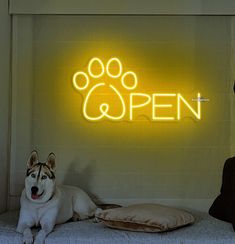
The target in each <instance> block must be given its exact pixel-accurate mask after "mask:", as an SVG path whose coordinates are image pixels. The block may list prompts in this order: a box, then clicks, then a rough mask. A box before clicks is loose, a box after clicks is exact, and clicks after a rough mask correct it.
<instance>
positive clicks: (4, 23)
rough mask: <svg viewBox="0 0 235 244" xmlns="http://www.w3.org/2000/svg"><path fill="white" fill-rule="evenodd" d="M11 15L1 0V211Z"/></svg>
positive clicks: (1, 205)
mask: <svg viewBox="0 0 235 244" xmlns="http://www.w3.org/2000/svg"><path fill="white" fill-rule="evenodd" d="M10 43H11V41H10V16H9V15H8V1H7V0H0V77H1V78H0V199H1V200H0V212H3V211H4V210H6V204H7V190H8V184H7V175H8V170H7V169H8V167H9V162H8V149H9V148H8V119H9V118H8V117H9V100H10V99H9V95H10V92H9V88H10V77H9V75H10V69H9V67H10Z"/></svg>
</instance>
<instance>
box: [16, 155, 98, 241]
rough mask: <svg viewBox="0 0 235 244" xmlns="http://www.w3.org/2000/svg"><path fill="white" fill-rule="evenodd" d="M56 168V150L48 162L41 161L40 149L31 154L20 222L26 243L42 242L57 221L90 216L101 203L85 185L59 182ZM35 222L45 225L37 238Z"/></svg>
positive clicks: (37, 224)
mask: <svg viewBox="0 0 235 244" xmlns="http://www.w3.org/2000/svg"><path fill="white" fill-rule="evenodd" d="M55 168H56V161H55V155H54V154H53V153H50V154H49V156H48V158H47V161H46V163H40V162H39V160H38V154H37V152H36V151H33V152H32V153H31V154H30V156H29V159H28V162H27V173H26V178H25V189H24V190H23V192H22V194H21V199H20V203H21V209H20V216H19V221H18V226H17V231H18V232H20V233H22V234H23V242H24V243H26V244H31V243H35V244H42V243H44V240H45V238H46V236H47V235H48V234H49V233H50V232H51V231H52V230H53V228H54V226H55V225H56V224H61V223H65V222H66V221H68V220H69V219H71V218H72V217H74V216H76V218H77V219H79V220H82V219H87V218H89V217H92V216H94V214H95V212H96V211H97V206H96V205H95V204H94V203H93V201H92V200H91V199H90V197H89V196H88V195H87V194H86V193H85V192H84V191H83V190H82V189H80V188H78V187H72V186H56V184H55ZM33 226H41V230H40V231H39V232H38V234H37V235H36V237H35V238H34V237H33V235H32V232H31V227H33Z"/></svg>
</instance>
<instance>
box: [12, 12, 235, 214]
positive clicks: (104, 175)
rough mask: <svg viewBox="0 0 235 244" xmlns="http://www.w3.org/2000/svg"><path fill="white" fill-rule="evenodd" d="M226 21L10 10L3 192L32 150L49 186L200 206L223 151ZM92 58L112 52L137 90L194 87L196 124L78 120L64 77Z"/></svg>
mask: <svg viewBox="0 0 235 244" xmlns="http://www.w3.org/2000/svg"><path fill="white" fill-rule="evenodd" d="M31 20H32V22H31ZM230 27H231V17H224V16H214V17H210V16H207V17H206V16H198V17H195V16H184V17H183V16H178V17H176V16H174V17H169V16H164V17H163V16H151V17H147V16H141V17H138V16H132V17H130V16H124V17H123V16H34V17H32V19H31V17H30V16H16V17H15V21H14V30H15V31H14V35H13V37H14V38H13V40H14V50H15V53H14V66H15V67H14V74H13V78H14V79H13V84H14V89H13V92H14V94H15V95H14V106H13V107H14V115H15V117H14V124H13V129H14V133H13V134H14V140H13V145H12V146H13V148H14V150H13V157H12V159H13V161H12V164H11V194H12V196H14V195H15V196H19V195H20V192H21V190H22V188H23V179H24V174H25V162H26V158H27V154H28V153H29V152H30V150H31V149H32V148H36V149H38V151H39V152H40V156H41V160H42V161H43V160H45V158H46V156H47V154H48V153H49V152H50V151H54V152H55V153H56V155H57V158H58V172H57V175H58V182H59V183H66V184H73V185H80V186H81V187H82V188H84V189H85V190H87V191H89V192H91V193H92V194H94V195H96V197H97V198H99V199H102V200H106V201H112V202H119V203H127V202H137V201H145V202H146V201H161V202H164V203H168V204H177V205H181V206H188V207H194V208H197V209H203V210H207V208H208V205H209V204H210V202H211V200H212V199H213V198H214V197H215V196H216V194H217V193H218V192H219V188H220V183H221V173H222V167H223V163H224V160H225V159H226V158H227V157H229V156H230V155H231V151H230V148H231V147H230V141H231V138H230V137H231V133H230V128H232V126H231V123H233V121H232V120H231V113H230V111H232V109H231V100H230V95H231V89H230V88H231V86H230V84H231V80H230V78H231V70H230V58H231V56H230V55H231V49H230V47H231V32H230V31H231V29H230ZM32 30H33V31H32ZM93 55H97V56H100V57H102V58H104V59H107V58H108V57H110V56H112V55H118V56H119V57H121V59H122V60H123V62H124V63H126V65H127V67H128V68H131V69H134V70H135V71H136V72H137V74H139V76H140V86H141V87H142V88H143V89H145V91H152V90H153V89H155V90H156V89H161V91H168V92H169V89H170V91H180V92H182V94H186V95H188V96H191V95H192V94H194V93H195V92H196V91H198V90H200V91H201V92H202V93H203V96H206V97H208V98H209V99H210V102H208V103H206V104H203V112H202V120H201V121H200V122H195V121H193V120H191V119H185V120H183V121H181V122H179V123H153V122H152V123H151V122H149V121H135V122H133V123H126V122H120V123H110V122H101V123H94V124H93V123H89V122H87V121H86V120H84V118H83V116H82V115H81V104H82V96H81V95H80V94H79V93H77V92H76V91H75V90H74V89H73V87H72V85H71V77H72V75H73V73H74V72H75V71H77V69H79V68H82V69H85V68H86V63H87V61H88V59H89V58H90V57H92V56H93ZM22 60H24V62H21V61H22ZM31 72H32V73H31ZM31 81H32V82H31ZM26 91H27V92H26ZM30 101H31V102H30ZM31 105H32V107H31ZM26 118H27V119H26ZM198 182H200V186H199V185H198Z"/></svg>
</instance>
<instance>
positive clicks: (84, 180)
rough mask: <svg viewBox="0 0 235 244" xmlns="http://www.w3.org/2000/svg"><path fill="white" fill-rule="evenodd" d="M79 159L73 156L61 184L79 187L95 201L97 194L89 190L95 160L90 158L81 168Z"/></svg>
mask: <svg viewBox="0 0 235 244" xmlns="http://www.w3.org/2000/svg"><path fill="white" fill-rule="evenodd" d="M80 161H81V160H80V159H79V158H74V159H73V160H72V161H71V163H70V164H69V167H68V169H67V172H66V173H65V176H64V180H63V182H62V184H64V185H71V186H77V187H79V188H81V189H82V190H84V191H85V192H86V193H88V195H89V196H90V197H91V198H92V199H93V200H95V202H96V203H97V201H98V200H97V199H98V196H97V195H95V194H94V193H92V192H91V189H92V182H93V176H94V165H95V164H96V161H95V160H94V159H92V160H90V161H89V162H88V163H87V164H86V165H85V167H83V168H81V167H80V166H79V165H81V163H80Z"/></svg>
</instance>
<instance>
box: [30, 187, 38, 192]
mask: <svg viewBox="0 0 235 244" xmlns="http://www.w3.org/2000/svg"><path fill="white" fill-rule="evenodd" d="M37 192H38V187H37V186H33V187H32V188H31V193H32V194H36V193H37Z"/></svg>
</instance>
